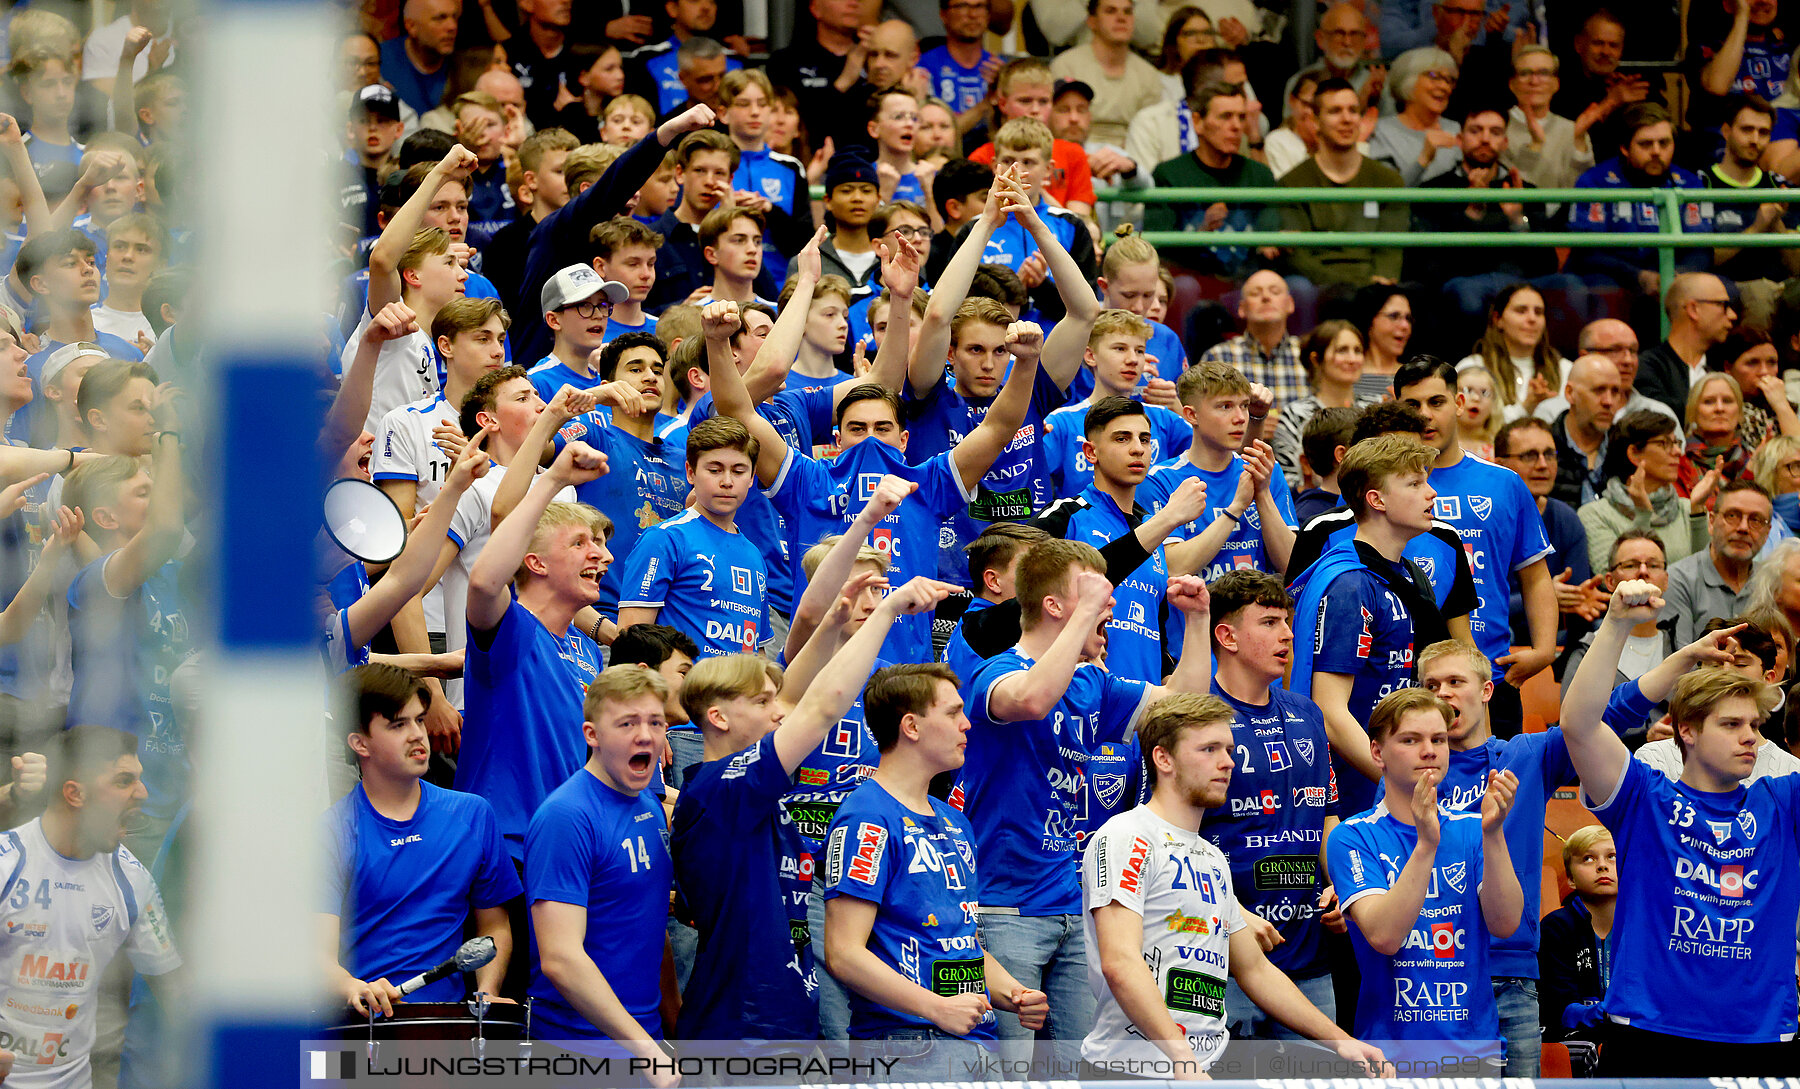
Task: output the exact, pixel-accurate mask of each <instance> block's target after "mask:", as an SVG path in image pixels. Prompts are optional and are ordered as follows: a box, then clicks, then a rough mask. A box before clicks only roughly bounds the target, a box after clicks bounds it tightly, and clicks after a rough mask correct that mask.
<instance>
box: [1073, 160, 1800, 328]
mask: <svg viewBox="0 0 1800 1089" xmlns="http://www.w3.org/2000/svg"><path fill="white" fill-rule="evenodd" d="M1096 196H1098V197H1099V199H1100V200H1103V201H1126V202H1130V203H1133V204H1213V203H1219V202H1224V203H1230V204H1263V205H1269V206H1279V205H1283V204H1361V203H1375V204H1406V205H1413V204H1591V203H1603V204H1638V203H1651V204H1655V205H1656V206H1657V217H1656V219H1657V231H1656V233H1654V234H1651V233H1648V232H1645V233H1631V232H1611V231H1533V232H1529V233H1524V232H1521V233H1518V234H1514V233H1511V232H1498V231H1480V232H1474V231H1470V232H1463V231H1456V232H1447V231H1424V232H1412V231H1333V232H1331V233H1330V239H1331V242H1330V244H1331V245H1333V246H1369V247H1372V248H1396V247H1421V248H1430V249H1444V248H1449V247H1467V248H1470V249H1514V248H1517V247H1519V246H1521V245H1530V246H1549V247H1557V248H1568V249H1611V248H1615V247H1616V248H1630V249H1655V250H1656V251H1657V270H1658V272H1659V274H1660V277H1661V280H1662V289H1663V290H1664V291H1667V290H1668V286H1669V283H1670V282H1671V281H1672V280H1674V278H1675V251H1676V250H1678V249H1700V248H1706V249H1712V248H1715V247H1717V248H1724V249H1736V248H1745V249H1776V248H1788V247H1795V246H1800V234H1775V233H1769V234H1729V235H1715V234H1712V233H1710V232H1708V233H1701V234H1688V233H1686V232H1684V231H1683V230H1682V224H1681V206H1682V205H1683V204H1688V203H1708V204H1794V203H1797V202H1800V189H1388V188H1381V189H1351V188H1335V187H1333V188H1324V189H1312V188H1284V187H1279V186H1278V187H1275V188H1272V189H1270V188H1235V189H1234V188H1214V187H1206V188H1195V189H1103V190H1097V191H1096ZM1224 237H1229V239H1230V241H1229V243H1228V244H1229V245H1232V246H1284V247H1296V248H1303V247H1307V246H1316V245H1319V244H1320V240H1319V234H1318V232H1314V231H1229V232H1215V231H1146V232H1144V240H1145V241H1146V242H1149V243H1150V244H1151V245H1153V246H1156V247H1158V248H1159V249H1160V248H1164V247H1167V248H1170V249H1192V248H1194V247H1205V246H1215V245H1221V244H1227V243H1225V242H1224V241H1223V238H1224ZM1662 320H1663V325H1664V329H1663V332H1664V333H1665V334H1666V333H1667V332H1668V329H1667V325H1668V316H1667V314H1664V316H1663V319H1662Z"/></svg>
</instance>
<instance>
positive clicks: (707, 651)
mask: <svg viewBox="0 0 1800 1089" xmlns="http://www.w3.org/2000/svg"><path fill="white" fill-rule="evenodd" d="M620 581H621V582H622V583H623V584H624V587H625V589H624V593H623V596H621V597H620V599H619V607H620V608H621V609H661V610H662V611H661V613H660V614H658V616H657V622H658V623H660V624H667V625H669V626H670V627H674V628H678V629H680V630H681V631H684V632H686V633H688V635H690V636H692V637H693V640H694V642H696V643H698V644H699V645H700V657H701V658H715V657H717V656H719V655H721V654H754V653H756V648H757V647H759V646H761V645H762V643H763V641H764V640H766V639H767V638H768V637H769V573H768V571H767V570H766V569H765V568H764V567H763V558H762V553H760V552H758V551H757V548H756V546H755V545H754V544H752V543H750V540H749V538H747V537H745V536H744V534H743V533H741V532H738V533H734V532H730V531H727V530H723V529H720V528H719V527H718V526H716V525H714V524H713V523H712V522H711V521H710V520H708V519H707V517H706V516H705V515H703V514H701V513H700V512H699V511H697V510H687V511H683V512H682V513H681V514H678V515H676V516H675V517H674V518H671V519H669V520H668V521H666V522H661V523H658V524H657V525H654V526H651V527H650V528H649V529H647V530H645V531H644V535H643V536H642V537H640V538H638V543H637V547H636V548H634V549H632V550H631V556H630V558H628V559H627V560H626V561H625V566H624V570H623V572H622V574H621V576H620Z"/></svg>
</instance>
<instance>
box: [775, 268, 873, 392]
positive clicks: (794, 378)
mask: <svg viewBox="0 0 1800 1089" xmlns="http://www.w3.org/2000/svg"><path fill="white" fill-rule="evenodd" d="M798 288H799V281H798V280H789V281H788V282H787V285H786V286H785V287H783V288H782V289H781V298H780V299H779V300H777V302H776V312H777V313H780V312H781V311H782V310H785V309H786V308H787V306H788V304H789V303H790V302H791V301H792V300H793V298H794V294H795V292H796V290H797V289H798ZM850 299H851V289H850V285H849V284H848V283H846V282H845V280H844V278H843V277H841V276H833V275H831V274H829V273H827V274H826V275H824V276H821V277H819V282H818V283H817V284H815V285H813V295H812V301H811V302H810V303H808V304H807V307H806V327H805V330H804V332H803V333H802V334H801V337H800V351H799V354H797V355H796V356H795V357H794V365H793V367H791V368H790V369H789V370H788V376H787V381H786V383H785V385H786V388H787V389H789V390H816V389H829V388H831V387H832V386H836V385H838V384H839V383H842V382H850V381H854V378H853V376H851V375H849V374H846V373H844V372H843V371H840V370H838V369H837V364H836V363H835V362H834V361H835V360H836V358H837V357H838V356H839V355H841V354H843V351H844V345H845V343H846V342H847V341H848V340H849V337H850V319H849V311H850Z"/></svg>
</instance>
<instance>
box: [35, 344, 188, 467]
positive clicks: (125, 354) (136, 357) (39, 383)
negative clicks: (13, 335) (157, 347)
mask: <svg viewBox="0 0 1800 1089" xmlns="http://www.w3.org/2000/svg"><path fill="white" fill-rule="evenodd" d="M41 343H42V347H40V348H39V349H38V350H37V351H36V352H33V353H32V354H31V355H29V356H26V357H25V370H26V371H27V372H28V373H29V374H30V375H31V392H32V398H31V400H30V401H29V402H27V403H25V404H23V405H20V406H19V410H18V411H17V412H14V413H13V414H12V416H11V418H9V419H8V420H7V421H6V437H7V438H8V439H12V440H14V441H17V442H30V441H31V417H32V411H33V407H34V406H36V405H41V404H43V403H44V384H43V379H42V375H43V373H44V364H45V363H48V362H49V361H50V355H51V353H53V352H55V351H56V350H57V349H58V348H61V347H63V342H62V341H60V340H51V339H50V338H49V337H44V338H43V339H42V342H41ZM90 343H93V344H98V345H100V347H102V348H105V349H106V354H107V356H108V357H110V358H112V359H126V360H130V361H132V362H138V361H140V360H142V359H143V358H144V353H143V352H140V351H138V349H137V345H135V344H132V343H130V342H128V341H126V340H124V339H122V338H120V337H116V336H114V335H112V334H111V333H102V332H100V331H99V330H98V329H96V330H94V339H93V340H92V341H91V342H90ZM164 377H167V376H164Z"/></svg>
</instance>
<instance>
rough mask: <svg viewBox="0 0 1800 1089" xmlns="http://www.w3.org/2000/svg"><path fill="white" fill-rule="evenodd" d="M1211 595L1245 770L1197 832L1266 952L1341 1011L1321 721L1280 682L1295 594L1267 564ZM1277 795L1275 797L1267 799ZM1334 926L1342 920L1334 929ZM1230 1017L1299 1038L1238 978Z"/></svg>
mask: <svg viewBox="0 0 1800 1089" xmlns="http://www.w3.org/2000/svg"><path fill="white" fill-rule="evenodd" d="M1207 590H1208V592H1209V593H1210V594H1211V595H1212V615H1213V627H1212V647H1213V661H1214V662H1216V663H1217V669H1216V671H1215V672H1214V674H1213V683H1212V692H1213V695H1215V696H1218V697H1219V698H1220V699H1222V700H1224V701H1225V704H1226V705H1227V706H1228V707H1229V708H1230V709H1231V711H1232V723H1231V733H1232V736H1233V740H1234V743H1235V746H1236V751H1237V753H1239V754H1241V755H1242V756H1243V757H1244V760H1243V764H1242V766H1241V767H1238V768H1234V769H1233V770H1232V773H1231V786H1230V789H1229V791H1228V792H1227V803H1226V804H1224V805H1221V806H1219V807H1218V809H1217V811H1216V812H1214V813H1213V814H1212V815H1211V816H1210V817H1208V819H1207V821H1206V823H1205V825H1204V826H1203V827H1202V828H1201V830H1200V834H1201V835H1202V836H1204V837H1205V838H1206V839H1207V840H1208V841H1210V842H1211V843H1212V845H1213V846H1215V847H1217V848H1218V849H1219V850H1221V851H1223V852H1225V857H1226V859H1227V860H1229V863H1230V866H1231V881H1232V885H1233V887H1234V888H1235V889H1236V891H1237V898H1238V902H1239V903H1240V904H1241V905H1242V906H1243V908H1244V909H1245V912H1246V915H1245V918H1246V919H1247V920H1248V921H1250V923H1251V926H1252V927H1253V928H1254V929H1257V930H1264V932H1265V934H1266V930H1265V928H1267V929H1272V930H1274V931H1275V933H1276V935H1278V936H1279V938H1280V941H1279V943H1278V944H1277V945H1276V946H1275V947H1274V948H1273V949H1269V950H1267V952H1268V954H1269V960H1270V961H1271V962H1272V963H1273V964H1274V965H1275V966H1276V967H1277V968H1280V969H1281V970H1282V971H1283V972H1285V973H1287V975H1288V977H1289V978H1291V979H1292V980H1293V981H1294V984H1295V986H1297V987H1299V988H1300V991H1301V993H1302V994H1304V995H1305V996H1306V998H1307V1000H1308V1001H1310V1002H1311V1003H1312V1004H1313V1005H1314V1006H1317V1007H1318V1008H1319V1009H1321V1010H1323V1011H1325V1013H1326V1014H1327V1015H1328V1016H1333V1017H1335V1016H1336V1014H1337V1000H1336V995H1335V994H1334V992H1333V987H1332V978H1331V966H1330V963H1329V958H1328V956H1327V950H1326V945H1325V942H1326V938H1325V931H1326V930H1328V929H1330V930H1335V931H1339V932H1341V931H1342V929H1343V923H1342V920H1341V919H1339V918H1338V915H1337V903H1336V894H1335V893H1334V892H1333V891H1332V890H1331V882H1330V879H1329V878H1327V877H1325V876H1324V874H1323V873H1322V872H1321V869H1322V855H1323V851H1324V846H1325V840H1326V838H1327V837H1328V836H1330V835H1331V830H1332V828H1333V827H1335V826H1336V825H1337V823H1338V813H1337V805H1338V792H1337V777H1336V776H1335V775H1333V774H1332V770H1331V759H1330V752H1331V748H1330V741H1329V740H1328V739H1327V737H1326V735H1325V717H1324V715H1323V714H1321V713H1320V711H1319V707H1318V705H1317V704H1315V703H1313V701H1311V700H1309V699H1307V698H1306V697H1305V696H1299V695H1295V694H1294V693H1293V692H1291V691H1289V690H1288V689H1287V688H1285V687H1284V686H1283V680H1284V678H1285V677H1286V675H1287V668H1288V665H1289V663H1290V662H1291V661H1292V659H1293V652H1294V628H1293V609H1294V599H1293V598H1292V597H1291V596H1289V594H1288V592H1287V590H1286V589H1285V588H1283V586H1282V584H1281V579H1280V578H1279V577H1277V576H1275V575H1271V574H1269V573H1267V572H1265V571H1254V570H1250V569H1240V570H1235V571H1227V572H1226V573H1225V574H1223V575H1221V576H1219V578H1218V579H1216V580H1215V581H1214V582H1213V584H1212V585H1211V586H1209V587H1207ZM1271 797H1274V798H1277V799H1279V801H1277V802H1276V803H1274V804H1273V805H1271V804H1269V802H1268V799H1269V798H1271ZM1334 924H1335V925H1334ZM1225 1024H1226V1027H1227V1028H1229V1029H1230V1030H1231V1031H1232V1032H1234V1033H1236V1034H1238V1035H1239V1036H1254V1037H1262V1038H1268V1037H1275V1038H1286V1039H1293V1038H1295V1034H1294V1033H1292V1032H1291V1030H1288V1029H1287V1028H1286V1026H1284V1025H1282V1024H1281V1023H1280V1022H1279V1021H1278V1020H1276V1019H1274V1018H1271V1017H1269V1016H1268V1015H1267V1014H1266V1013H1265V1012H1263V1011H1262V1010H1261V1009H1260V1008H1259V1007H1258V1005H1257V1004H1256V1003H1255V1002H1253V1001H1251V999H1250V997H1249V996H1248V995H1247V994H1245V993H1244V990H1243V988H1242V987H1239V986H1237V984H1236V983H1235V982H1234V983H1233V984H1231V985H1230V986H1229V987H1228V988H1227V989H1226V992H1225Z"/></svg>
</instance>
